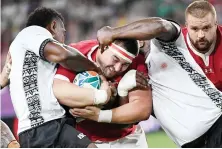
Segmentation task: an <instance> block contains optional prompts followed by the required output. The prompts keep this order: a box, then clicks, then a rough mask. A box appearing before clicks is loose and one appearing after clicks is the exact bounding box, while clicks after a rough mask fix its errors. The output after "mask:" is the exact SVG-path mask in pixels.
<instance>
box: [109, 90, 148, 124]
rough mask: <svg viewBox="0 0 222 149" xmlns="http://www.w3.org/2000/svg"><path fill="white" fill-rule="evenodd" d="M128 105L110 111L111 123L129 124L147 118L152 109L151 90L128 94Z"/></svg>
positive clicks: (133, 91) (134, 91)
mask: <svg viewBox="0 0 222 149" xmlns="http://www.w3.org/2000/svg"><path fill="white" fill-rule="evenodd" d="M128 98H129V103H127V104H124V105H122V106H120V107H117V108H115V109H113V110H112V123H120V124H130V123H135V122H139V121H142V120H146V119H148V118H149V116H150V114H151V109H152V93H151V89H150V88H148V89H146V90H140V89H134V90H131V91H130V92H129V95H128Z"/></svg>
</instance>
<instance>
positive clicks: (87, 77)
mask: <svg viewBox="0 0 222 149" xmlns="http://www.w3.org/2000/svg"><path fill="white" fill-rule="evenodd" d="M73 83H74V84H75V85H77V86H79V87H83V88H96V89H100V86H101V79H100V76H99V74H98V73H97V72H95V71H85V72H81V73H78V74H77V75H76V77H75V79H74V81H73Z"/></svg>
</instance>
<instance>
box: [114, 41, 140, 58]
mask: <svg viewBox="0 0 222 149" xmlns="http://www.w3.org/2000/svg"><path fill="white" fill-rule="evenodd" d="M114 43H115V44H117V45H120V46H121V47H123V48H124V49H126V50H127V51H128V52H130V53H131V54H133V55H137V54H138V53H139V45H138V42H137V40H136V39H116V40H115V41H114Z"/></svg>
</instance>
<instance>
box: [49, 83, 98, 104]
mask: <svg viewBox="0 0 222 149" xmlns="http://www.w3.org/2000/svg"><path fill="white" fill-rule="evenodd" d="M53 92H54V95H55V97H56V98H57V99H58V101H59V103H61V104H63V105H66V106H68V107H72V108H74V107H75V108H77V107H85V106H89V105H93V103H94V101H93V97H94V92H93V90H92V89H88V88H80V87H78V86H76V85H75V84H73V83H69V82H67V81H64V80H60V79H54V82H53Z"/></svg>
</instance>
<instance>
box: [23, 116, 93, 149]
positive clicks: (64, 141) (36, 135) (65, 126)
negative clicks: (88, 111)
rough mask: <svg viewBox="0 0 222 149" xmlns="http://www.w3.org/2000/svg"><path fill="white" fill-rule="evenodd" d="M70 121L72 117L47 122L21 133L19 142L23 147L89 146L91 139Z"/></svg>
mask: <svg viewBox="0 0 222 149" xmlns="http://www.w3.org/2000/svg"><path fill="white" fill-rule="evenodd" d="M71 122H73V121H71ZM69 123H70V119H67V118H61V119H57V120H52V121H49V122H46V123H44V124H42V125H40V126H38V127H35V128H32V129H29V130H27V131H24V132H22V133H20V134H19V143H20V145H21V147H22V148H36V147H38V148H86V147H88V145H89V144H90V143H91V141H90V140H89V139H88V138H87V137H86V136H85V135H84V134H83V133H81V132H78V131H77V130H76V129H75V128H74V127H73V126H72V125H71V124H69ZM73 124H74V122H73Z"/></svg>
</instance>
